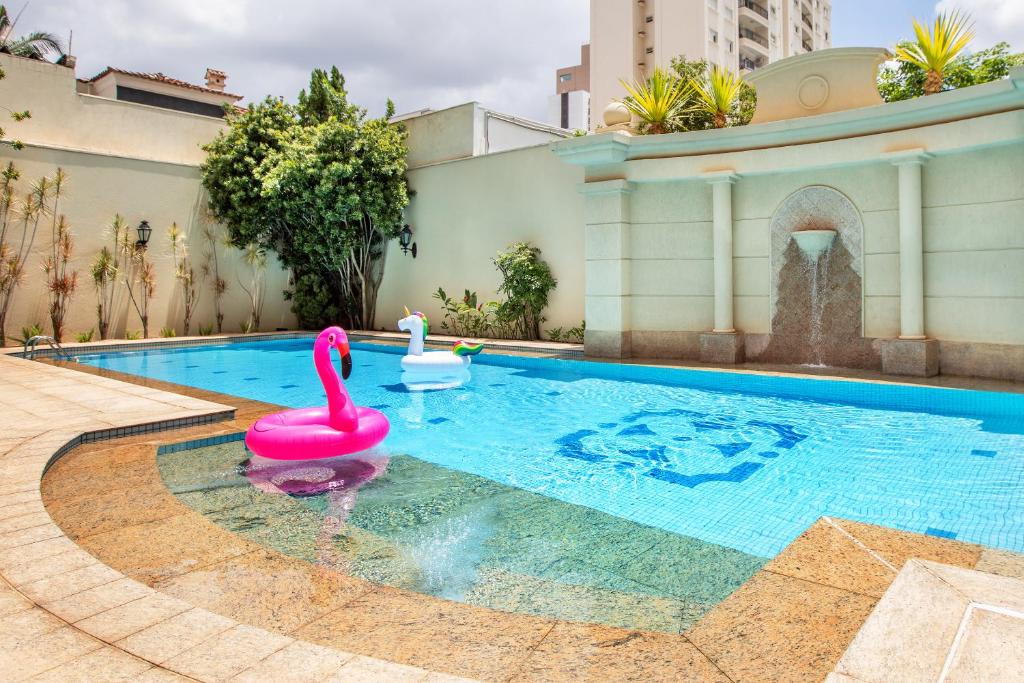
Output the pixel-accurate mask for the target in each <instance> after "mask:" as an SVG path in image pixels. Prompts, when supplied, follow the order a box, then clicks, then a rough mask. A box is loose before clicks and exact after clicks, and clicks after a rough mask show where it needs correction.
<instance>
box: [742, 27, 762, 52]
mask: <svg viewBox="0 0 1024 683" xmlns="http://www.w3.org/2000/svg"><path fill="white" fill-rule="evenodd" d="M739 37H740V47H741V48H743V47H746V48H749V49H751V50H752V51H754V52H755V53H757V54H759V55H764V56H766V57H767V56H768V38H767V37H765V36H763V35H761V34H759V33H755V32H754V31H751V30H750V29H748V28H741V29H740V30H739Z"/></svg>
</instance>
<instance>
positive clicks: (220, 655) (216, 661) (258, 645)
mask: <svg viewBox="0 0 1024 683" xmlns="http://www.w3.org/2000/svg"><path fill="white" fill-rule="evenodd" d="M294 642H295V641H294V640H293V639H291V638H288V637H287V636H282V635H277V634H270V633H267V632H266V631H264V630H262V629H258V628H254V627H252V626H245V625H237V626H233V627H232V628H230V629H228V630H227V631H224V632H222V633H219V634H217V635H216V636H214V637H212V638H208V639H206V640H204V641H202V642H201V643H199V644H198V645H194V646H192V647H190V648H188V649H187V650H185V651H183V652H182V653H181V654H178V655H175V656H174V657H171V658H170V659H168V660H167V661H166V662H164V663H163V665H162V666H164V668H167V669H170V670H171V671H174V672H176V673H180V674H182V675H184V676H191V677H192V678H198V679H200V680H204V681H226V680H228V679H229V678H231V677H233V676H236V675H238V674H240V673H241V672H243V671H245V670H246V669H248V668H250V667H251V666H252V665H253V664H255V663H258V662H260V661H262V660H263V659H265V658H266V657H269V656H270V655H272V654H274V653H275V652H277V651H278V650H281V649H282V648H284V647H286V646H288V645H290V644H291V643H294Z"/></svg>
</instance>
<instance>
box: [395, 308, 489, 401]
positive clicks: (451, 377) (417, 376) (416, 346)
mask: <svg viewBox="0 0 1024 683" xmlns="http://www.w3.org/2000/svg"><path fill="white" fill-rule="evenodd" d="M398 329H399V330H402V331H404V332H408V333H409V352H408V354H407V355H406V356H405V358H403V359H402V381H403V382H404V383H405V385H406V386H407V387H409V388H412V389H447V388H451V387H455V386H460V385H462V384H465V383H466V382H468V381H469V365H470V363H471V362H472V359H471V356H475V355H476V354H478V353H480V352H481V351H483V349H484V345H483V344H470V343H469V342H466V341H464V340H461V339H460V340H459V341H457V342H455V344H454V345H453V346H452V349H451V351H430V352H428V353H424V352H423V340H424V339H425V338H426V336H427V333H428V332H429V331H430V322H429V321H428V320H427V316H426V315H425V314H424V313H421V312H420V311H415V312H412V313H410V312H409V308H408V307H406V308H405V317H404V318H402V319H401V320H399V321H398Z"/></svg>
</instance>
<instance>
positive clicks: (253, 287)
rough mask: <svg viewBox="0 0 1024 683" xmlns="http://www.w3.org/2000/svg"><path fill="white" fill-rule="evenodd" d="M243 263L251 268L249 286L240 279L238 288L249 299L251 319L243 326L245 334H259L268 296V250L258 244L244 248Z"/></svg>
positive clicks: (252, 243) (251, 244) (250, 244)
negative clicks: (266, 295) (265, 275)
mask: <svg viewBox="0 0 1024 683" xmlns="http://www.w3.org/2000/svg"><path fill="white" fill-rule="evenodd" d="M242 261H243V262H244V263H245V265H247V266H249V269H250V271H249V274H250V278H249V285H248V286H246V284H245V283H244V282H242V279H241V278H239V279H238V286H239V287H241V288H242V291H243V292H245V294H246V296H247V297H249V319H248V320H246V321H245V323H243V325H242V330H243V331H244V332H247V333H248V332H259V329H260V316H262V315H263V298H264V296H265V294H266V282H264V277H263V276H264V273H265V272H266V270H267V250H266V249H264V248H263V247H262V246H261V245H260V244H258V243H257V242H250V243H249V244H247V245H245V246H244V247H242Z"/></svg>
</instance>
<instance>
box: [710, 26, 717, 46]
mask: <svg viewBox="0 0 1024 683" xmlns="http://www.w3.org/2000/svg"><path fill="white" fill-rule="evenodd" d="M710 34H711V36H710V37H711V42H712V43H717V42H718V31H716V30H715V29H711V31H710Z"/></svg>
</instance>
